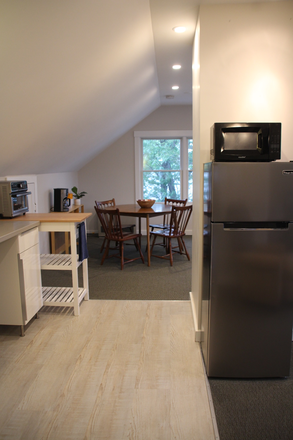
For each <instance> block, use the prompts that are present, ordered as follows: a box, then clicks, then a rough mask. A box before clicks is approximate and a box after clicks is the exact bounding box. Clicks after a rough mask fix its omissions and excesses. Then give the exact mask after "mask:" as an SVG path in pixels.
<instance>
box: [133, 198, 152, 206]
mask: <svg viewBox="0 0 293 440" xmlns="http://www.w3.org/2000/svg"><path fill="white" fill-rule="evenodd" d="M137 203H138V204H139V206H140V207H141V208H151V207H152V206H153V204H154V203H155V200H154V199H143V200H137Z"/></svg>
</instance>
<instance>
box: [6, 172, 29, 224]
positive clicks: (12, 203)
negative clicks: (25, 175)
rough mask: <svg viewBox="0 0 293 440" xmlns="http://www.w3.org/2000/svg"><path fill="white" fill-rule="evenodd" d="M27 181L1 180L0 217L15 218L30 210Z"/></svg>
mask: <svg viewBox="0 0 293 440" xmlns="http://www.w3.org/2000/svg"><path fill="white" fill-rule="evenodd" d="M29 194H31V193H30V192H29V191H28V186H27V181H26V180H18V181H15V180H14V181H8V180H3V181H0V217H2V218H13V217H16V216H18V215H22V214H25V213H26V212H28V210H29V206H28V195H29Z"/></svg>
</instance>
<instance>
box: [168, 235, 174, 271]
mask: <svg viewBox="0 0 293 440" xmlns="http://www.w3.org/2000/svg"><path fill="white" fill-rule="evenodd" d="M167 242H168V248H169V252H170V266H173V253H172V243H171V238H169V239H168V240H167Z"/></svg>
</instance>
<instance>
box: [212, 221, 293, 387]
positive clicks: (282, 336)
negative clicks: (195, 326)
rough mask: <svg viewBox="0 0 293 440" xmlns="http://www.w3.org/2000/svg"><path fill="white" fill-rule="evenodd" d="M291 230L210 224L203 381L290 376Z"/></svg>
mask: <svg viewBox="0 0 293 440" xmlns="http://www.w3.org/2000/svg"><path fill="white" fill-rule="evenodd" d="M292 243H293V225H292V224H289V226H288V228H287V229H283V230H281V229H280V230H278V229H266V228H264V229H261V230H259V229H250V228H247V229H229V228H225V227H224V225H223V224H211V256H210V258H211V260H210V263H211V264H210V291H209V294H207V293H206V294H205V298H204V303H205V306H204V307H203V311H204V310H205V311H206V313H205V316H203V322H204V323H205V324H204V325H205V341H204V343H203V354H204V359H205V364H206V369H207V374H208V376H215V377H240V378H241V377H242V378H245V377H283V376H288V375H289V373H290V355H291V335H292V317H293V298H292V286H293V255H292Z"/></svg>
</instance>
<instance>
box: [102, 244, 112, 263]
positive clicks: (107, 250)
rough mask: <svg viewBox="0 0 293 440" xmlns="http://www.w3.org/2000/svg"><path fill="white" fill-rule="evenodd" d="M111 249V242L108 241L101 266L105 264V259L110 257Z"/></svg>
mask: <svg viewBox="0 0 293 440" xmlns="http://www.w3.org/2000/svg"><path fill="white" fill-rule="evenodd" d="M109 247H110V240H108V241H107V246H106V249H105V252H104V255H103V257H102V261H101V265H102V264H103V263H104V261H105V259H106V258H107V256H108V253H109Z"/></svg>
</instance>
